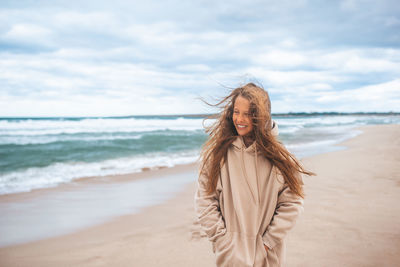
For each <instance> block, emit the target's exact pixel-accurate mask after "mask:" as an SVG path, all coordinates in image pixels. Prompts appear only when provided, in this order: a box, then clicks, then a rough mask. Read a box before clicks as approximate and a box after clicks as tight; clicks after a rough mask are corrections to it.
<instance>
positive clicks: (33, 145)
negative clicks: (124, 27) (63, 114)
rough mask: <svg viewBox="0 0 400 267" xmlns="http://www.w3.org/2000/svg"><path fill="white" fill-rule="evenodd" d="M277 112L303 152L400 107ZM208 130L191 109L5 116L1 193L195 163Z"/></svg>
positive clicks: (288, 138) (392, 120)
mask: <svg viewBox="0 0 400 267" xmlns="http://www.w3.org/2000/svg"><path fill="white" fill-rule="evenodd" d="M273 119H274V120H275V121H276V122H277V123H278V126H279V138H280V140H281V141H282V142H283V143H284V144H285V145H286V147H287V148H288V149H289V150H290V151H291V152H293V153H294V154H295V155H296V156H297V157H298V158H303V157H307V156H311V155H315V154H319V153H324V152H328V151H332V150H337V149H343V148H341V147H338V146H335V144H337V143H339V142H341V141H343V140H346V139H348V138H351V137H354V136H356V135H358V134H359V133H360V131H358V130H356V127H357V126H360V125H368V124H400V116H399V115H335V116H332V115H304V116H299V115H297V116H292V115H280V116H273ZM206 138H207V135H206V134H205V132H204V128H203V118H200V117H191V116H131V117H98V118H0V194H9V193H17V192H26V191H30V190H32V189H35V188H44V187H53V186H56V185H58V184H60V183H68V182H71V181H73V180H74V179H77V178H81V177H90V176H104V175H112V174H126V173H132V172H141V171H143V170H145V169H154V168H159V167H172V166H175V165H178V164H186V163H192V162H195V161H197V160H198V157H199V151H200V149H201V146H202V144H203V143H204V141H205V140H206Z"/></svg>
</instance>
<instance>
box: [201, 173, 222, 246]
mask: <svg viewBox="0 0 400 267" xmlns="http://www.w3.org/2000/svg"><path fill="white" fill-rule="evenodd" d="M206 183H207V178H206V177H205V176H204V175H201V174H200V176H199V180H198V186H197V191H196V194H195V209H196V215H197V218H198V219H199V223H200V225H201V227H202V229H203V230H204V231H205V232H206V234H207V236H208V239H209V240H210V241H216V239H217V238H218V237H219V236H221V235H224V234H225V232H226V228H225V221H224V219H223V217H222V214H221V211H220V206H219V195H220V193H221V190H222V188H221V187H220V186H219V185H217V189H216V190H215V192H214V193H212V194H209V193H207V192H206Z"/></svg>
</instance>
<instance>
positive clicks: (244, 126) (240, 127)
mask: <svg viewBox="0 0 400 267" xmlns="http://www.w3.org/2000/svg"><path fill="white" fill-rule="evenodd" d="M236 126H237V127H238V128H239V129H243V128H246V127H247V125H240V124H237V125H236Z"/></svg>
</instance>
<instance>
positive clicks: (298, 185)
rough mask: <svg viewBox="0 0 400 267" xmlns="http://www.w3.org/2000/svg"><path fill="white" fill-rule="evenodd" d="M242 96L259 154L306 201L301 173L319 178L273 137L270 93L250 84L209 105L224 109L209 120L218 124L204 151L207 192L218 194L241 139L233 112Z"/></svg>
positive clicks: (202, 153)
mask: <svg viewBox="0 0 400 267" xmlns="http://www.w3.org/2000/svg"><path fill="white" fill-rule="evenodd" d="M238 96H241V97H243V98H245V99H247V100H248V101H249V102H250V110H249V114H250V116H251V118H252V123H253V131H252V133H251V137H252V139H253V140H254V141H255V142H256V145H257V151H259V152H260V153H261V154H262V155H263V156H264V157H266V158H267V159H268V160H270V162H271V163H272V165H275V166H276V167H277V168H278V169H279V171H280V172H281V174H282V176H283V178H284V180H285V183H287V185H288V186H289V188H290V190H291V191H292V192H293V193H295V194H296V195H298V196H300V197H302V198H304V192H303V187H302V185H303V182H302V180H301V179H299V175H300V173H303V174H306V175H315V174H314V173H312V172H308V171H306V170H305V169H304V168H303V167H302V166H301V164H300V163H299V162H298V160H297V159H296V158H295V157H294V156H293V155H292V154H291V153H290V152H289V151H288V150H287V149H286V148H285V146H284V145H283V144H282V143H281V142H279V141H278V139H277V138H276V137H274V136H273V135H272V132H271V129H272V125H271V123H272V120H271V101H270V99H269V96H268V93H267V92H266V91H265V90H264V89H262V88H261V87H259V86H257V85H255V84H254V83H248V84H246V85H244V86H241V87H238V88H236V89H234V90H232V91H231V93H230V94H229V95H228V96H226V97H225V98H223V99H222V100H220V101H219V102H218V103H216V104H210V103H207V102H206V103H207V104H208V105H211V106H215V107H220V108H221V109H222V111H221V112H220V113H219V114H218V115H217V116H210V117H208V119H216V121H215V122H214V123H213V124H212V125H211V126H209V127H206V132H207V133H208V134H209V138H208V140H207V141H206V143H205V144H204V145H203V148H202V151H201V166H200V167H201V169H200V172H201V174H203V175H205V176H206V177H207V178H208V180H207V181H208V182H207V185H206V188H207V192H208V193H213V192H215V190H216V186H217V181H218V178H219V176H220V174H221V166H222V165H223V164H224V162H225V161H226V157H227V152H228V148H229V146H230V145H231V144H232V143H233V141H235V139H236V138H237V136H238V133H237V131H236V128H235V125H234V124H233V120H232V115H233V108H234V104H235V101H236V99H237V97H238Z"/></svg>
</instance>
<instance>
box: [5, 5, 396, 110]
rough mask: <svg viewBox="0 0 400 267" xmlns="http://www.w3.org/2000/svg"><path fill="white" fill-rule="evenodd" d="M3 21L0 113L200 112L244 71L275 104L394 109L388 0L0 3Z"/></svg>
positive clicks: (392, 22) (392, 12) (392, 23)
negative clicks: (203, 99)
mask: <svg viewBox="0 0 400 267" xmlns="http://www.w3.org/2000/svg"><path fill="white" fill-rule="evenodd" d="M0 25H1V26H0V56H1V59H0V73H1V74H0V88H1V93H0V106H1V108H0V115H3V116H6V115H11V116H12V115H35V114H31V112H32V110H35V109H32V107H33V106H37V105H42V108H41V111H40V114H41V115H42V114H45V113H46V108H45V107H48V108H49V110H48V112H53V111H54V110H57V107H58V106H59V107H63V108H60V109H59V110H57V112H58V113H59V114H60V115H115V114H119V115H123V114H146V113H154V112H156V113H177V112H183V113H197V112H203V111H204V110H205V108H204V107H203V106H202V105H201V103H199V102H194V98H195V97H196V96H208V95H222V94H224V93H226V90H224V89H223V88H222V87H220V86H219V85H218V83H222V84H224V85H227V86H231V87H234V86H236V85H238V84H239V83H240V82H243V81H245V80H247V79H249V77H253V78H255V79H257V80H259V81H260V82H262V83H263V84H264V87H265V88H267V89H268V90H269V91H270V92H271V95H272V100H273V101H274V100H276V102H277V105H276V110H275V112H288V111H312V110H319V111H331V110H336V111H340V110H341V109H349V108H348V106H349V103H351V99H354V97H355V96H356V95H357V94H366V95H368V96H370V97H364V98H362V97H361V98H357V99H358V100H359V101H357V102H356V103H355V104H354V105H353V106H351V109H355V111H356V110H357V111H358V110H361V111H363V110H370V109H371V107H373V108H374V109H376V110H379V111H384V110H386V111H389V110H397V111H399V108H398V107H399V105H398V101H397V100H396V99H399V98H400V95H399V93H396V92H397V91H393V90H392V89H393V88H395V87H396V86H398V80H397V79H398V77H399V74H400V73H399V72H400V48H399V44H400V36H399V33H400V7H399V5H397V4H396V1H361V0H360V1H356V0H352V1H350V0H348V1H306V0H298V1H279V2H278V1H230V2H229V3H228V2H219V1H217V2H216V1H190V2H189V1H183V2H182V1H176V0H173V1H145V2H141V1H137V2H136V3H135V2H132V1H119V0H116V1H113V2H112V4H110V2H108V1H104V2H102V1H84V2H82V3H79V5H78V4H77V2H75V1H3V2H2V4H1V7H0ZM388 88H389V89H388ZM390 88H391V89H390ZM374 94H379V95H380V98H379V103H376V104H374V105H371V104H370V103H369V102H370V101H371V100H372V101H373V99H374V98H373V97H372V95H374ZM173 97H176V100H172V99H173ZM22 98H23V99H22ZM135 100H140V105H139V104H137V103H136V104H134V105H132V102H129V101H134V102H135ZM107 101H108V102H107ZM396 101H397V102H396ZM169 102H174V105H170V104H166V103H169ZM57 103H59V105H57ZM67 103H68V105H71V104H72V105H79V106H84V105H85V104H84V103H86V105H88V106H89V107H90V108H89V109H88V110H89V111H90V112H87V114H79V112H84V109H83V108H77V109H75V110H74V109H71V110H68V109H67V108H66V107H67V106H68V105H67ZM106 103H109V106H110V108H108V109H106V110H104V109H103V108H101V107H102V106H103V105H106ZM146 103H147V104H146ZM154 105H156V106H157V108H154ZM13 107H14V108H13ZM111 107H112V108H111ZM149 107H151V108H149ZM97 109H98V110H97ZM63 112H64V113H65V114H64V113H63ZM102 112H103V113H102ZM38 114H39V113H38Z"/></svg>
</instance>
